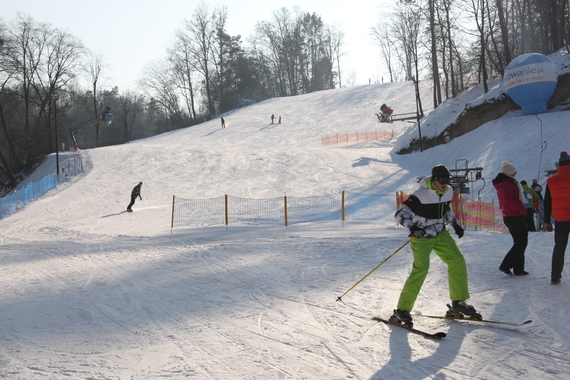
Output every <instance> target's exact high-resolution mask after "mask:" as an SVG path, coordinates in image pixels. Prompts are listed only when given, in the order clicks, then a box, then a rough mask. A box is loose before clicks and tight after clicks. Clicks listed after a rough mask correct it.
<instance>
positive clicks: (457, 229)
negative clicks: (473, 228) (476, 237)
mask: <svg viewBox="0 0 570 380" xmlns="http://www.w3.org/2000/svg"><path fill="white" fill-rule="evenodd" d="M453 229H454V230H455V234H456V235H457V237H458V239H461V238H462V237H463V235H464V234H465V230H464V229H463V227H461V226H460V225H459V224H456V225H455V226H453Z"/></svg>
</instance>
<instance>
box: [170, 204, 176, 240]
mask: <svg viewBox="0 0 570 380" xmlns="http://www.w3.org/2000/svg"><path fill="white" fill-rule="evenodd" d="M175 199H176V197H175V196H174V195H172V220H171V221H170V233H172V229H173V228H174V200H175Z"/></svg>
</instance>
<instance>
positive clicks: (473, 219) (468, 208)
mask: <svg viewBox="0 0 570 380" xmlns="http://www.w3.org/2000/svg"><path fill="white" fill-rule="evenodd" d="M409 196H410V194H405V193H403V192H401V191H399V192H397V193H396V208H400V206H401V205H402V203H404V201H405V200H406V199H408V197H409ZM451 208H452V210H453V212H454V213H455V215H456V217H457V220H458V222H459V223H461V224H463V225H467V226H471V227H479V228H485V229H488V230H492V231H497V232H508V231H509V230H508V228H507V226H505V224H504V223H503V216H502V215H503V214H502V212H501V209H500V208H499V207H497V206H495V205H494V203H493V201H491V202H485V201H474V200H472V199H469V198H467V197H465V196H463V195H461V194H460V193H459V192H458V191H454V192H453V200H452V202H451Z"/></svg>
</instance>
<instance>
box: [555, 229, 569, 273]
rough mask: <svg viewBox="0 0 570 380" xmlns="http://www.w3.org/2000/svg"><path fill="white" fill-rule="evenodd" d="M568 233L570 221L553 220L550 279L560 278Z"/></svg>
mask: <svg viewBox="0 0 570 380" xmlns="http://www.w3.org/2000/svg"><path fill="white" fill-rule="evenodd" d="M568 235H570V221H566V222H555V224H554V250H553V251H552V280H560V278H561V277H562V269H564V253H565V252H566V246H567V245H568Z"/></svg>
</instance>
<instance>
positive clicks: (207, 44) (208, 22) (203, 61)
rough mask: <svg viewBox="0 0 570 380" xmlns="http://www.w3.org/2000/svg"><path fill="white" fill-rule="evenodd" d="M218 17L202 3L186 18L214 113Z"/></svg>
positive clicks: (199, 69) (185, 25)
mask: <svg viewBox="0 0 570 380" xmlns="http://www.w3.org/2000/svg"><path fill="white" fill-rule="evenodd" d="M216 26H217V23H216V17H215V15H214V14H212V13H210V10H209V9H208V7H207V6H206V5H205V4H204V3H201V4H200V5H199V6H198V8H196V10H195V11H194V13H193V15H192V18H191V19H184V29H183V31H184V33H185V35H186V37H187V38H188V41H189V42H190V43H189V44H188V47H189V49H190V53H191V55H192V56H193V57H194V58H195V61H194V63H195V65H196V66H195V69H196V70H197V71H198V72H199V73H200V74H202V75H203V77H204V81H203V83H204V90H205V91H206V99H205V101H206V102H207V107H208V111H209V113H210V115H212V114H213V113H214V112H213V109H212V82H211V73H210V72H211V70H212V65H213V61H212V59H213V57H212V55H213V54H214V53H213V44H214V42H215V38H216V31H217V30H216Z"/></svg>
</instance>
